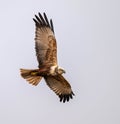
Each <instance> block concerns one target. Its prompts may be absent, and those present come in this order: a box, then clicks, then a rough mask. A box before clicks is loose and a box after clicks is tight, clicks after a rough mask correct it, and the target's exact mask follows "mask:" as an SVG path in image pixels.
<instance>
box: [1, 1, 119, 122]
mask: <svg viewBox="0 0 120 124" xmlns="http://www.w3.org/2000/svg"><path fill="white" fill-rule="evenodd" d="M38 12H41V13H43V12H46V14H47V16H48V18H52V19H53V23H54V29H55V35H56V39H57V43H58V61H59V65H60V66H62V67H64V68H65V70H66V72H67V73H66V74H65V75H64V76H65V77H66V78H67V80H68V81H69V82H70V84H71V86H72V89H73V91H74V93H75V94H76V96H75V97H74V99H73V100H70V102H68V103H64V104H63V103H60V102H59V98H58V97H57V96H56V95H55V94H54V93H53V92H52V91H51V90H50V89H49V88H48V86H47V85H46V84H45V81H44V80H42V81H41V82H40V84H39V85H38V86H37V87H34V86H32V85H29V84H28V83H27V82H26V81H25V80H24V79H22V78H21V77H20V73H19V68H28V69H34V68H37V66H38V63H37V60H36V56H35V50H34V32H35V26H34V22H33V20H32V18H33V17H34V14H37V13H38ZM0 57H1V60H0V75H1V78H0V124H120V1H119V0H59V1H57V0H19V1H17V0H10V1H8V0H1V1H0Z"/></svg>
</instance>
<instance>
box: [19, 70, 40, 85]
mask: <svg viewBox="0 0 120 124" xmlns="http://www.w3.org/2000/svg"><path fill="white" fill-rule="evenodd" d="M20 72H21V76H22V77H23V78H24V79H26V81H28V82H29V84H32V85H35V86H36V85H38V83H39V82H40V81H41V79H42V77H41V76H39V75H38V69H34V70H30V69H20Z"/></svg>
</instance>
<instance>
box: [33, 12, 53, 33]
mask: <svg viewBox="0 0 120 124" xmlns="http://www.w3.org/2000/svg"><path fill="white" fill-rule="evenodd" d="M33 20H34V22H35V24H36V26H37V27H40V28H41V27H49V28H50V29H51V30H52V31H53V33H54V28H53V22H52V20H51V19H50V22H49V20H48V18H47V15H46V14H45V13H43V16H42V14H41V13H38V16H37V15H35V18H33Z"/></svg>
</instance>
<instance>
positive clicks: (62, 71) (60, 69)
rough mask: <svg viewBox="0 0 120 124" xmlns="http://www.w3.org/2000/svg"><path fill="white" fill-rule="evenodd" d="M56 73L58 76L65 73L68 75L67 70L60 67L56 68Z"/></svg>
mask: <svg viewBox="0 0 120 124" xmlns="http://www.w3.org/2000/svg"><path fill="white" fill-rule="evenodd" d="M55 71H56V73H57V74H63V73H66V72H65V70H64V69H63V68H61V67H59V66H57V67H56V69H55Z"/></svg>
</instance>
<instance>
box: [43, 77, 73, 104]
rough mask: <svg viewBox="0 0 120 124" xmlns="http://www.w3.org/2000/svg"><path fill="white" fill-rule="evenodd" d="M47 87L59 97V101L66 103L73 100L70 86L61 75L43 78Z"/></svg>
mask: <svg viewBox="0 0 120 124" xmlns="http://www.w3.org/2000/svg"><path fill="white" fill-rule="evenodd" d="M44 79H45V81H46V83H47V85H48V86H49V87H50V88H51V89H52V90H53V91H54V92H55V93H56V94H57V95H58V96H59V98H60V101H63V102H66V101H69V99H72V98H73V95H74V93H73V92H72V89H71V86H70V84H69V83H68V81H67V80H66V79H65V78H64V77H63V76H62V75H56V76H46V77H44Z"/></svg>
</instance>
